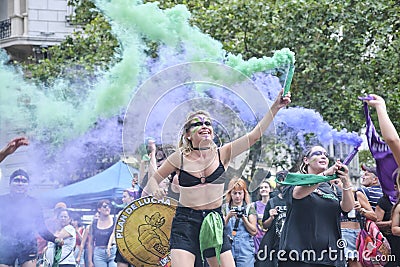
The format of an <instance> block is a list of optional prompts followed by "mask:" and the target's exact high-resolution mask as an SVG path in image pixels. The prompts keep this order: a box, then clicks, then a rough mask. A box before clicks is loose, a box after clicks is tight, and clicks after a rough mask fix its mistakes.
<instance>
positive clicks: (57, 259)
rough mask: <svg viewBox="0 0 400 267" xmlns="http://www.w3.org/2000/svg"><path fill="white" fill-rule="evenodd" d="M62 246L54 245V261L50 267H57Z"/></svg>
mask: <svg viewBox="0 0 400 267" xmlns="http://www.w3.org/2000/svg"><path fill="white" fill-rule="evenodd" d="M61 253H62V247H61V246H58V245H55V252H54V261H53V265H52V267H58V266H59V263H60V259H61Z"/></svg>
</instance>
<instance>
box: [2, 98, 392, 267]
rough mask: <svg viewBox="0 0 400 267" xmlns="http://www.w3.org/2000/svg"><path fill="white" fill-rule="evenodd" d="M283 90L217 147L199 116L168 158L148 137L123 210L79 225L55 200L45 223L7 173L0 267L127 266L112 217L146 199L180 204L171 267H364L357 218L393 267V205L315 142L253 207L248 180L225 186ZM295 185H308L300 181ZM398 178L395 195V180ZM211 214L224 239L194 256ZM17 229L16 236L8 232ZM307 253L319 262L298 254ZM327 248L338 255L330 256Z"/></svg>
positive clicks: (106, 203) (23, 184)
mask: <svg viewBox="0 0 400 267" xmlns="http://www.w3.org/2000/svg"><path fill="white" fill-rule="evenodd" d="M282 93H283V91H282V92H281V93H280V94H279V96H278V97H277V99H276V100H275V101H274V102H273V104H272V106H271V108H270V110H269V111H268V112H267V113H266V114H265V116H264V117H263V118H262V119H261V120H260V121H259V123H258V124H257V125H256V126H255V128H254V129H253V130H252V131H250V132H249V133H247V134H246V135H244V136H242V137H239V138H238V139H236V140H233V141H232V142H229V143H227V144H224V145H223V146H221V147H217V145H216V144H215V143H214V141H213V140H214V130H213V127H212V120H211V117H210V115H209V113H208V112H205V111H202V110H201V111H197V112H194V113H190V114H189V115H188V117H187V120H186V121H185V123H184V126H183V131H182V134H181V136H180V141H179V145H178V148H177V150H176V151H173V152H171V153H170V154H169V156H167V155H166V154H165V153H163V151H162V150H160V149H158V148H157V146H156V144H155V142H154V141H153V140H149V141H148V143H147V150H148V151H147V152H148V154H147V155H146V156H145V157H143V159H142V162H141V168H140V169H141V171H140V172H139V175H138V176H134V177H133V178H132V187H131V188H127V189H126V190H124V192H123V194H122V196H121V200H122V204H120V205H118V204H116V203H115V202H112V201H111V200H109V199H103V200H100V201H99V202H98V204H97V207H96V210H95V212H96V213H95V214H94V217H93V220H92V222H91V223H90V224H88V225H86V226H85V225H82V222H81V220H80V217H79V215H78V214H76V213H74V212H73V211H71V210H70V209H68V207H67V205H66V204H65V203H62V202H60V203H57V205H56V206H55V207H54V215H53V217H51V218H48V219H47V220H45V218H44V216H43V212H42V210H41V208H40V204H39V202H38V201H37V200H36V199H34V198H33V197H31V196H29V195H28V194H27V192H28V186H29V182H30V177H29V174H28V173H27V172H26V171H24V170H22V169H18V170H16V171H14V172H13V173H12V174H11V175H10V180H9V185H10V193H9V194H6V195H4V196H0V206H1V207H2V209H0V229H1V233H0V267H3V266H4V267H5V266H14V265H15V264H19V265H20V266H22V267H33V266H36V265H37V264H40V265H45V264H46V262H44V261H43V259H45V261H47V264H49V263H50V265H52V264H53V263H54V262H56V264H57V265H62V266H63V267H74V266H82V267H83V266H85V267H115V266H118V267H127V266H128V265H132V264H130V263H129V261H128V260H127V259H125V258H124V257H123V255H121V253H120V251H119V250H118V247H117V246H116V242H115V236H114V232H115V227H116V217H117V216H118V214H113V213H112V211H113V210H114V211H115V210H121V209H123V208H124V207H126V206H127V205H128V204H129V203H131V202H132V201H134V200H135V199H138V198H140V197H141V196H147V195H152V196H154V197H156V198H164V197H166V196H169V197H173V198H175V199H177V200H179V205H178V207H177V208H176V213H175V216H174V218H173V221H172V226H171V232H170V240H169V242H170V259H171V266H173V267H179V266H182V267H187V266H195V267H198V266H211V267H216V266H223V267H231V266H237V267H248V266H256V267H260V266H268V267H277V266H279V267H303V266H310V267H317V266H349V267H360V266H361V267H362V266H363V265H362V264H361V262H360V261H359V258H358V257H359V255H357V254H356V253H355V252H356V240H357V236H358V235H359V233H360V230H361V225H362V224H361V222H362V220H363V218H366V219H369V220H371V221H374V222H376V225H377V226H378V227H379V229H380V230H381V232H382V233H383V234H384V236H385V237H387V239H388V241H389V243H390V246H391V253H392V255H393V256H394V257H393V258H391V260H390V261H389V262H388V263H387V265H386V266H389V267H392V266H394V267H395V266H400V205H399V203H400V199H399V198H398V199H397V202H396V203H393V202H392V201H391V200H390V198H389V196H388V195H386V194H384V193H383V191H382V188H381V187H380V183H379V177H378V172H377V169H376V167H375V166H366V165H362V170H363V174H362V176H361V186H360V187H359V188H356V187H355V185H353V184H352V182H351V180H350V176H349V170H348V168H347V166H346V165H345V164H343V163H342V162H341V161H340V160H336V161H335V162H333V163H332V164H330V160H329V155H328V153H327V151H326V149H325V148H324V147H323V146H320V145H314V146H312V147H310V148H309V149H308V150H307V151H306V152H305V153H304V156H302V157H300V158H299V167H298V172H297V173H289V172H288V171H280V172H278V173H276V179H275V181H276V185H275V186H272V184H271V181H270V180H267V179H265V180H263V181H261V183H260V184H259V188H258V189H259V190H258V191H257V196H256V198H257V200H256V201H251V199H252V198H251V195H250V193H249V191H248V181H247V180H246V179H244V178H239V177H232V178H231V179H229V180H228V178H227V177H226V175H224V173H225V171H226V170H227V168H228V165H229V163H230V161H231V160H232V159H233V158H235V157H236V156H237V155H239V154H241V153H242V152H244V151H246V150H247V149H249V148H250V147H251V146H252V145H253V144H254V143H256V142H257V140H259V139H260V138H261V136H262V135H263V133H264V132H265V131H266V129H267V128H268V126H269V124H270V123H271V122H272V120H273V118H274V116H275V115H276V114H277V113H278V112H279V110H280V109H282V108H284V107H286V106H287V105H288V104H289V103H290V93H289V94H288V95H285V96H283V95H282ZM371 96H372V97H373V99H372V100H366V101H367V103H368V105H370V106H371V107H374V108H375V109H376V112H377V115H378V120H379V126H380V129H381V132H382V135H383V138H384V140H385V141H386V143H387V144H388V145H389V147H390V149H391V150H392V153H393V155H394V158H395V160H396V162H397V164H398V165H399V163H400V138H399V135H398V133H397V131H396V129H395V128H394V126H393V124H392V122H391V120H390V118H389V115H388V113H387V111H386V105H385V101H384V100H383V99H382V98H381V97H380V96H377V95H371ZM28 144H29V142H28V140H27V139H26V138H24V137H18V138H15V139H13V140H11V141H10V142H9V143H8V144H7V145H6V146H5V147H4V148H3V149H2V150H1V151H0V162H1V161H3V160H4V159H5V158H6V157H7V156H9V155H10V154H12V153H14V152H15V151H16V150H17V149H18V148H19V147H21V146H26V145H28ZM300 178H301V179H309V180H307V181H313V182H309V183H299V179H300ZM395 180H396V182H395V183H394V184H393V187H394V188H396V190H397V191H398V189H399V187H398V186H399V182H400V181H399V177H397V178H396V179H395ZM210 215H216V218H217V221H218V222H219V223H220V224H219V223H215V222H214V223H215V224H214V226H215V227H216V228H218V231H215V232H219V233H221V238H220V240H219V239H218V238H216V240H219V241H218V244H217V243H216V244H215V246H213V247H211V248H209V247H208V248H206V249H205V250H204V251H201V249H200V248H201V247H202V244H203V243H202V242H203V241H204V240H202V239H201V235H200V232H201V228H202V225H203V222H205V221H207V222H209V221H208V218H209V216H210ZM214 218H215V217H214ZM15 222H18V225H20V227H19V228H18V231H16V230H15V229H16V228H15V227H12V226H13V225H14V224H15ZM340 240H343V241H344V242H345V244H346V245H345V246H344V247H343V246H341V245H340V243H339V241H340ZM215 248H218V250H216V249H215ZM304 251H313V253H314V254H315V255H317V256H316V257H303V256H301V255H303V252H304ZM332 251H334V252H335V253H336V254H335V255H339V254H340V255H342V256H343V257H340V256H336V257H332V254H331V253H329V252H332ZM299 255H300V256H299ZM203 256H204V258H205V260H204V258H203ZM308 256H309V255H308ZM38 260H39V261H38ZM46 266H47V265H46ZM53 266H54V265H53Z"/></svg>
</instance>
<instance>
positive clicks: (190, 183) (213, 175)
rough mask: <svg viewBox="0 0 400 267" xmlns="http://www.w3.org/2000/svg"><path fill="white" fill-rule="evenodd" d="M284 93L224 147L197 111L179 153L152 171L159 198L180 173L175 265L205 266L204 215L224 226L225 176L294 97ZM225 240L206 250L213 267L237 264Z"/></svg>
mask: <svg viewBox="0 0 400 267" xmlns="http://www.w3.org/2000/svg"><path fill="white" fill-rule="evenodd" d="M282 94H283V90H281V92H280V93H279V95H278V97H277V98H276V100H275V101H274V102H273V103H272V106H271V108H270V109H269V110H268V111H267V113H266V114H265V115H264V117H263V118H262V119H261V120H260V121H259V123H258V124H257V125H256V126H255V128H254V129H253V130H251V131H250V132H249V133H247V134H246V135H244V136H242V137H239V138H238V139H236V140H234V141H232V142H229V143H227V144H224V145H223V146H222V147H220V148H217V145H216V144H215V142H214V140H213V139H214V129H213V125H212V120H211V117H210V114H209V113H208V112H206V111H203V110H199V111H196V112H194V113H190V114H189V115H188V116H187V119H186V122H185V123H184V125H183V127H182V133H181V136H180V141H179V145H178V150H177V151H175V152H174V153H172V154H171V155H170V156H169V157H168V158H167V160H166V161H164V163H163V164H162V165H161V166H160V167H159V168H158V169H157V170H156V171H155V172H154V175H152V176H151V177H150V179H149V182H148V184H147V186H146V188H145V189H144V191H146V192H147V193H149V194H153V195H154V196H155V197H156V198H160V199H161V198H163V197H164V196H165V195H166V192H165V190H164V189H161V188H160V187H159V184H160V182H161V181H162V180H163V179H165V178H166V177H168V175H170V174H171V173H173V172H176V173H177V174H178V182H179V186H180V190H179V192H180V194H179V203H180V206H179V207H178V208H177V209H176V213H175V217H174V219H173V221H172V228H171V237H170V248H171V263H172V266H174V267H180V266H182V267H187V266H196V267H197V266H202V257H201V253H202V252H203V251H201V250H200V245H201V244H202V241H201V240H200V239H199V236H200V228H201V226H202V223H203V221H204V219H205V218H206V216H208V214H214V213H218V214H219V217H220V220H218V221H217V223H218V225H221V221H222V212H221V205H222V198H223V194H224V184H225V181H224V180H225V179H224V177H223V176H222V174H223V173H224V172H225V170H226V169H227V168H228V165H229V163H230V161H231V160H232V159H233V158H235V157H236V156H238V155H240V154H241V153H243V152H245V151H246V150H248V149H249V148H250V147H251V146H252V145H254V144H255V143H256V142H257V141H258V140H259V139H260V138H261V136H262V135H263V133H264V132H265V131H266V130H267V128H268V127H269V125H270V123H271V122H272V120H273V118H274V117H275V115H276V114H277V113H278V111H279V110H280V109H281V108H283V107H285V106H286V105H288V104H289V103H290V95H286V96H283V95H282ZM213 218H215V216H214V217H213ZM222 235H223V237H222V239H223V242H222V247H220V245H219V244H218V248H217V246H215V247H212V248H207V249H205V250H204V255H205V258H206V259H207V261H208V264H209V265H210V266H212V267H215V266H219V265H222V266H224V267H226V266H234V265H235V263H234V260H233V257H232V253H231V245H230V242H229V239H228V237H227V233H226V232H224V233H223V234H222ZM218 243H219V242H218Z"/></svg>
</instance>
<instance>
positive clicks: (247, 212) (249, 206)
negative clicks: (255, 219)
mask: <svg viewBox="0 0 400 267" xmlns="http://www.w3.org/2000/svg"><path fill="white" fill-rule="evenodd" d="M250 208H251V205H247V206H246V216H247V217H249V212H250Z"/></svg>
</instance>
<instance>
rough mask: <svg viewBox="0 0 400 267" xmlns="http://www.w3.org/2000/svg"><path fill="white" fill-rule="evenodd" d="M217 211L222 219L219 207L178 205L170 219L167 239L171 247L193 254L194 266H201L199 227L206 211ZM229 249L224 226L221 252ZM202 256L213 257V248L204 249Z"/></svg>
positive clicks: (229, 244)
mask: <svg viewBox="0 0 400 267" xmlns="http://www.w3.org/2000/svg"><path fill="white" fill-rule="evenodd" d="M212 211H215V212H218V213H219V214H220V216H221V218H222V221H224V220H223V217H222V212H221V208H218V209H214V210H194V209H191V208H186V207H178V208H177V209H176V213H175V217H174V219H173V221H172V227H171V236H170V239H169V243H170V248H171V249H182V250H185V251H188V252H190V253H192V254H194V255H195V257H196V260H195V264H194V266H195V267H197V266H203V264H202V260H201V254H200V241H199V234H200V227H201V224H202V222H203V220H204V218H205V217H206V216H207V214H208V213H210V212H212ZM228 250H231V243H230V242H229V238H228V235H227V228H226V227H224V233H223V244H222V249H221V254H222V253H223V252H225V251H228ZM203 255H204V257H206V258H211V257H215V249H214V248H209V249H206V250H204V253H203Z"/></svg>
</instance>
